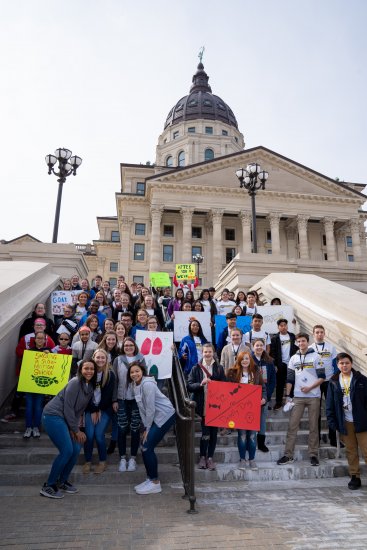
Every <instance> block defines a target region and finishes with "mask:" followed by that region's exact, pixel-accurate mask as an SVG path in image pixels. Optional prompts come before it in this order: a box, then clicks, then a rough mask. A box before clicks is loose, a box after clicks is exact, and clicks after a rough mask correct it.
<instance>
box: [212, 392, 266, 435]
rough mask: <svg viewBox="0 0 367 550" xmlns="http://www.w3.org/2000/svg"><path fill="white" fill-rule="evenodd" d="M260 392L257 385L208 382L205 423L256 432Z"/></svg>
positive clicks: (258, 427) (258, 425)
mask: <svg viewBox="0 0 367 550" xmlns="http://www.w3.org/2000/svg"><path fill="white" fill-rule="evenodd" d="M261 394H262V387H261V386H259V385H254V384H233V383H232V382H209V384H208V393H207V396H206V408H205V425H206V426H216V427H218V428H231V429H232V428H234V429H239V430H254V431H256V432H257V431H258V430H259V429H260V412H261V404H260V402H261Z"/></svg>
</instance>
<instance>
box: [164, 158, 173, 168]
mask: <svg viewBox="0 0 367 550" xmlns="http://www.w3.org/2000/svg"><path fill="white" fill-rule="evenodd" d="M166 166H168V168H170V167H171V166H173V158H172V157H171V155H170V156H169V157H167V158H166Z"/></svg>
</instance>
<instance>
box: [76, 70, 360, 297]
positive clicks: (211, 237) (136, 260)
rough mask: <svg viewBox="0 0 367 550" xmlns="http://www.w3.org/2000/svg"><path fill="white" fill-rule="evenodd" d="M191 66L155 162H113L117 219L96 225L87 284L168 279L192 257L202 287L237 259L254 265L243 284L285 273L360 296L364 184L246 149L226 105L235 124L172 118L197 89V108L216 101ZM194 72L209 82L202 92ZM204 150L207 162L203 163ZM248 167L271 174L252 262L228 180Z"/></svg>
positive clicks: (245, 201)
mask: <svg viewBox="0 0 367 550" xmlns="http://www.w3.org/2000/svg"><path fill="white" fill-rule="evenodd" d="M199 67H200V66H199ZM199 67H198V72H197V73H196V75H194V77H193V82H194V84H193V86H192V87H191V91H190V95H189V96H185V98H182V99H181V100H179V102H177V104H176V106H175V107H174V108H173V109H172V110H171V111H170V113H169V115H168V117H167V121H168V122H167V121H166V124H165V129H164V131H163V133H162V134H161V136H160V137H159V139H158V145H157V153H156V164H155V165H135V164H126V163H123V164H121V191H120V192H119V193H116V210H117V216H115V217H108V218H98V227H99V232H100V239H99V240H97V241H94V248H95V252H96V257H95V258H93V257H92V256H91V257H89V258H86V261H87V263H88V266H89V267H90V278H93V276H94V275H95V274H96V273H97V272H98V273H99V274H101V275H102V276H103V277H104V278H106V279H112V280H113V279H114V278H115V277H117V276H118V274H120V273H122V274H124V275H125V277H126V278H127V280H128V281H129V282H131V281H133V280H136V281H143V282H144V283H145V284H149V272H152V271H165V272H168V273H169V274H170V275H171V276H173V274H174V271H175V264H176V263H182V262H191V261H192V256H193V254H196V253H200V254H202V255H203V256H204V261H203V263H202V264H201V265H200V278H201V284H202V286H204V287H207V286H210V285H212V284H216V283H218V278H219V276H220V274H221V273H222V272H223V273H224V272H225V271H226V270H227V267H226V266H228V264H230V265H233V262H236V260H235V258H236V259H237V260H238V259H239V258H240V257H241V259H242V261H243V262H244V264H243V265H244V268H243V269H244V270H245V271H246V260H248V263H249V264H251V266H252V270H251V276H249V277H248V278H247V280H246V284H248V285H251V284H253V283H254V282H256V280H259V279H260V278H262V277H263V276H264V275H266V274H268V273H270V272H271V270H272V269H275V271H280V270H281V268H282V266H288V267H289V266H292V269H293V270H294V271H301V272H302V271H304V270H305V271H306V272H310V271H312V269H316V271H317V273H318V274H319V275H321V276H322V277H326V278H329V279H332V280H337V281H339V282H342V283H343V284H349V285H351V286H353V284H354V282H355V283H356V285H354V287H355V288H358V289H360V290H365V291H367V271H366V268H367V266H366V260H367V251H366V236H365V231H364V221H365V219H366V213H363V212H362V211H361V206H362V204H363V203H364V202H365V200H366V197H365V196H364V195H362V193H361V191H362V190H363V188H364V185H358V184H346V183H340V182H338V181H335V180H333V179H331V178H329V177H327V176H324V175H322V174H320V173H318V172H315V171H314V170H312V169H311V168H308V167H306V166H303V165H301V164H299V163H298V162H296V161H293V160H291V159H288V158H286V157H284V156H282V155H280V154H278V153H276V152H274V151H271V150H269V149H267V148H265V147H262V146H260V147H255V148H252V149H245V150H244V149H243V147H244V140H243V135H242V134H241V133H240V132H239V130H238V128H237V122H236V120H235V118H234V115H233V113H232V111H231V110H230V109H229V107H228V106H227V105H226V104H224V102H223V104H224V105H226V108H227V109H228V110H229V112H230V113H231V115H232V116H233V118H228V120H227V121H226V120H225V119H224V118H219V115H218V114H217V113H216V114H212V115H207V116H206V117H205V118H203V109H201V110H200V118H197V119H194V118H193V116H194V115H192V114H191V115H190V117H189V116H188V115H187V116H186V115H185V113H186V111H185V113H184V116H181V117H180V116H178V115H177V116H176V115H175V110H179V109H180V108H181V105H182V104H184V105H188V104H189V103H190V102H188V100H189V99H190V98H191V96H192V94H194V93H197V96H195V97H199V95H198V94H199V92H197V90H204V92H205V98H206V99H205V100H203V101H204V103H205V101H208V99H207V98H208V97H209V98H210V97H212V98H213V101H217V105H219V104H220V102H221V101H222V100H220V98H218V96H214V95H213V96H212V95H211V90H210V92H209V91H208V90H209V86H208V84H207V80H208V77H207V76H206V73H205V71H204V70H203V66H202V65H201V68H200V70H199ZM198 74H199V75H200V78H201V79H203V75H204V76H205V78H206V79H207V80H206V83H205V78H204V83H203V82H202V80H201V84H200V86H199V85H198V84H197V81H196V80H195V79H196V78H197V75H198ZM192 90H194V91H192ZM204 92H203V93H204ZM203 97H204V96H203ZM215 98H216V99H215ZM199 102H200V97H199ZM199 107H200V105H199ZM172 113H173V114H172ZM185 116H186V118H185ZM175 117H176V118H175ZM208 128H210V132H208V133H206V132H207V131H208ZM208 149H210V150H211V151H212V154H211V156H212V158H211V159H210V160H205V158H206V155H207V150H208ZM182 152H184V155H183V156H182V155H181V153H182ZM180 155H181V156H180ZM169 157H170V158H169ZM168 158H169V161H168V160H167V159H168ZM180 159H181V160H180ZM255 162H256V163H258V164H260V165H261V168H262V169H264V170H266V171H267V172H268V173H269V179H268V181H267V184H266V189H265V190H260V191H259V192H258V193H257V195H256V218H257V219H256V223H257V241H258V253H259V254H252V253H251V247H252V244H251V234H252V233H251V223H252V220H251V202H250V197H249V195H248V193H247V191H246V190H245V189H240V188H239V182H238V179H237V177H236V170H238V169H239V168H241V167H246V166H247V164H249V163H255ZM117 238H119V239H120V242H113V240H114V239H115V240H116V239H117ZM232 260H233V262H232ZM255 266H256V267H255ZM111 268H112V269H111ZM223 270H224V271H223ZM351 274H353V275H352V276H351ZM222 279H223V277H220V280H219V285H220V281H221V280H222ZM232 286H233V285H232Z"/></svg>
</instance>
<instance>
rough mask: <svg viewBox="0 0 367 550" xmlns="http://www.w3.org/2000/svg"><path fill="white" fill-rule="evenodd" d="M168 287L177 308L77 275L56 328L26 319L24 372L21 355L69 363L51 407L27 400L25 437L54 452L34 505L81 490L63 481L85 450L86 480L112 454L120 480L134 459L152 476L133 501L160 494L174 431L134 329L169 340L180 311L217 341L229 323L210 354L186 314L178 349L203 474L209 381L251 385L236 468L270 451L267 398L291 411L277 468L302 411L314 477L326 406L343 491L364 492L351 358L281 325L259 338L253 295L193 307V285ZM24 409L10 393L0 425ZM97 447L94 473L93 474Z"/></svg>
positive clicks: (361, 414)
mask: <svg viewBox="0 0 367 550" xmlns="http://www.w3.org/2000/svg"><path fill="white" fill-rule="evenodd" d="M175 284H176V285H178V288H177V290H176V292H175V295H174V297H172V296H171V289H170V288H165V289H152V288H146V287H144V286H143V285H139V284H138V285H136V284H132V285H130V286H129V285H127V283H126V282H125V279H124V277H123V276H120V277H119V278H118V281H117V285H116V288H114V289H111V288H110V284H109V283H108V282H107V281H104V282H103V281H102V278H101V277H99V276H97V277H96V278H95V281H94V286H93V287H92V288H90V286H89V282H88V281H87V280H86V279H84V280H82V281H80V282H79V278H78V277H77V276H76V275H75V276H73V277H72V278H71V279H68V280H65V281H64V289H65V290H77V291H79V294H78V301H77V303H76V304H74V305H68V306H65V307H64V311H63V315H59V316H56V317H55V318H54V320H51V319H50V318H48V317H47V316H46V309H45V305H44V304H36V307H35V308H34V311H33V312H32V315H31V316H30V318H28V319H26V320H25V321H24V323H23V325H22V326H21V329H20V335H19V336H20V338H19V343H18V346H17V356H18V365H19V366H20V365H21V358H22V354H23V353H24V351H25V350H26V349H28V350H33V351H43V352H46V353H59V354H68V355H71V356H72V367H71V378H70V381H69V382H68V384H67V385H66V386H65V387H64V389H63V390H62V391H61V392H59V394H57V395H56V396H55V397H53V398H50V397H47V396H46V397H45V396H43V395H41V394H26V430H25V432H24V437H25V438H30V437H31V436H32V435H33V437H35V438H38V437H40V425H41V421H42V424H43V427H44V429H45V431H46V432H47V434H48V435H49V437H50V439H51V441H52V442H53V443H54V445H55V446H56V447H57V449H58V451H59V454H58V456H57V457H56V458H55V460H54V462H53V464H52V468H51V471H50V474H49V477H48V479H47V481H46V483H45V484H44V486H43V487H42V489H41V491H40V494H41V495H43V496H46V497H49V498H63V496H64V493H71V494H72V493H76V492H77V491H78V489H77V488H76V487H75V486H74V485H73V484H72V483H71V482H70V481H69V477H70V474H71V472H72V469H73V467H74V466H75V464H76V462H77V460H78V456H79V453H80V451H81V448H82V447H83V446H84V456H85V462H84V465H83V467H82V471H83V473H84V474H86V475H87V474H89V473H90V472H91V471H94V473H95V474H101V473H103V472H104V470H105V469H106V467H107V454H112V453H113V452H114V451H115V448H116V446H117V447H118V451H119V455H120V461H119V466H118V468H119V471H120V472H129V471H135V470H136V468H137V462H136V457H137V454H138V451H139V448H140V449H141V453H142V458H143V462H144V465H145V470H146V474H147V477H146V480H145V481H143V482H142V483H141V484H139V485H137V486H136V487H135V490H136V492H137V494H142V495H146V494H152V493H159V492H161V490H162V488H161V484H160V481H159V477H158V463H157V457H156V454H155V451H154V449H155V447H156V446H157V444H158V443H159V442H160V441H161V439H162V438H163V437H164V436H165V434H166V433H167V432H168V431H169V430H170V428H171V427H172V426H173V425H174V423H175V410H174V408H173V406H172V404H171V402H170V400H169V399H168V397H167V396H166V395H165V391H164V380H159V379H156V378H155V377H154V376H149V375H148V372H147V367H146V364H145V360H144V355H142V353H141V352H140V350H139V348H138V346H137V344H136V342H135V336H136V331H137V330H148V331H154V332H155V331H159V330H172V327H173V324H174V319H175V312H177V311H179V310H181V311H182V310H183V311H185V310H186V311H208V312H210V314H211V328H212V330H213V332H214V330H215V326H214V319H215V315H223V316H225V318H226V324H227V327H226V328H225V329H224V330H223V331H222V332H221V334H220V335H219V339H218V340H217V341H218V344H217V346H214V345H213V344H211V343H210V342H208V341H207V340H206V338H205V336H204V332H203V328H202V326H201V324H200V322H199V321H198V320H196V319H194V315H193V318H192V319H191V320H190V321H189V326H188V335H187V336H185V337H184V338H183V339H182V341H181V342H180V343H179V345H178V344H177V348H178V349H177V354H178V359H179V362H180V365H181V368H182V370H183V373H184V376H185V378H186V381H187V389H188V392H189V394H190V396H191V397H192V399H193V400H194V401H195V402H196V413H197V415H198V416H199V417H200V418H201V431H202V433H201V438H200V457H199V464H198V467H199V468H201V469H208V470H215V469H216V464H215V462H214V453H215V448H216V444H217V436H218V428H216V427H209V426H206V423H205V407H206V398H207V388H208V384H209V383H210V382H211V381H230V382H235V383H243V384H255V385H260V386H261V388H262V390H261V392H262V393H261V403H260V407H261V415H260V419H261V420H260V429H259V431H258V432H255V431H253V430H237V445H238V451H239V457H240V462H239V468H243V469H245V468H250V469H252V470H256V469H257V465H256V462H255V454H256V449H258V450H260V451H262V452H268V451H269V449H268V447H267V446H266V444H265V439H266V417H267V411H268V410H269V409H270V408H271V407H270V401H271V399H272V395H273V392H274V390H275V405H274V407H273V409H274V410H279V409H280V408H281V407H283V406H284V405H286V407H285V408H286V409H287V408H288V409H289V410H290V420H289V428H288V433H287V440H286V448H285V453H284V456H283V457H282V458H280V459H279V460H278V464H279V465H283V464H288V463H291V462H293V460H294V458H293V455H294V449H295V443H296V436H297V432H298V428H299V425H300V421H301V418H302V416H303V412H304V409H305V408H308V418H309V444H308V452H309V456H310V462H311V465H313V466H317V465H318V464H319V459H318V449H319V444H320V439H321V430H320V426H321V423H320V422H321V398H322V396H323V395H324V396H325V398H326V413H327V418H328V423H329V439H330V444H331V445H335V446H336V444H337V442H336V432H339V433H340V435H341V439H342V441H343V442H344V445H345V447H346V453H347V459H348V463H349V469H350V474H351V480H350V482H349V484H348V486H349V488H350V489H356V488H359V487H360V485H361V481H360V469H359V458H358V448H360V449H361V450H362V452H363V454H364V458H365V460H366V462H367V378H366V377H364V376H363V375H362V374H361V373H359V372H358V371H355V370H354V369H353V368H352V364H353V359H352V357H351V356H350V355H349V354H347V353H339V354H338V355H337V354H336V351H335V348H334V347H333V346H332V345H331V344H329V343H328V342H326V341H325V330H324V327H322V326H321V325H316V326H315V327H314V329H313V340H314V342H313V344H312V345H310V344H309V336H308V334H306V333H299V334H297V335H296V336H295V335H294V334H293V333H292V332H290V331H289V330H288V321H287V320H286V319H279V320H278V322H277V325H278V333H277V334H273V335H270V334H268V333H266V332H265V331H264V330H263V329H262V325H263V318H262V316H261V315H260V313H258V311H257V307H258V305H260V304H259V297H258V296H257V293H256V292H254V291H249V292H248V293H247V295H246V294H245V293H244V292H242V291H239V292H238V293H237V296H234V295H233V293H230V292H229V291H228V290H227V289H225V290H224V291H223V292H222V294H221V296H220V298H219V299H216V298H215V289H214V288H209V289H205V290H203V291H202V292H201V293H200V296H199V298H198V299H197V300H195V299H194V287H195V286H196V285H195V283H187V281H183V282H179V283H178V282H177V280H175ZM84 295H85V296H86V299H84ZM80 297H82V300H80ZM102 298H103V299H102ZM279 304H280V300H279V299H278V298H274V299H273V300H272V305H279ZM189 306H190V308H191V309H189ZM243 315H247V316H251V329H250V330H249V331H248V332H246V333H245V334H244V333H243V332H242V330H241V329H240V328H238V327H237V319H238V317H239V316H243ZM213 341H214V340H213ZM175 353H176V351H175ZM18 372H19V369H18ZM162 390H163V391H162ZM284 394H285V395H284ZM284 399H285V401H284ZM19 400H20V396H19V394H16V395H15V397H14V400H13V406H12V410H11V412H10V413H9V414H8V415H7V416H6V417H5V418H4V419H2V420H3V421H10V420H12V419H13V418H15V417H16V416H17V415H18V414H19ZM45 400H46V404H45V405H44V401H45ZM109 425H111V426H112V433H111V440H110V444H109V447H108V448H107V445H106V438H105V434H106V431H107V429H108V426H109ZM129 433H130V435H131V441H130V453H129V454H127V435H128V434H129ZM227 433H228V430H227V428H222V429H221V431H220V434H221V435H225V434H227ZM94 442H96V446H97V450H98V457H99V462H98V464H97V465H95V466H94V470H93V467H92V454H93V447H94Z"/></svg>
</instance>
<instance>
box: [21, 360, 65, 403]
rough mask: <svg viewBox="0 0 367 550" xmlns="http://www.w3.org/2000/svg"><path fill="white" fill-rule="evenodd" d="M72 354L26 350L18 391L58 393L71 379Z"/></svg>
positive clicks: (46, 393)
mask: <svg viewBox="0 0 367 550" xmlns="http://www.w3.org/2000/svg"><path fill="white" fill-rule="evenodd" d="M71 360H72V357H71V355H62V354H60V355H58V354H57V353H43V352H42V351H30V350H26V351H25V352H24V355H23V360H22V368H21V370H20V376H19V382H18V391H24V392H29V393H43V394H45V395H56V394H57V393H59V391H60V390H62V389H63V388H64V387H65V386H66V384H67V383H68V381H69V376H70V368H71Z"/></svg>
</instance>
